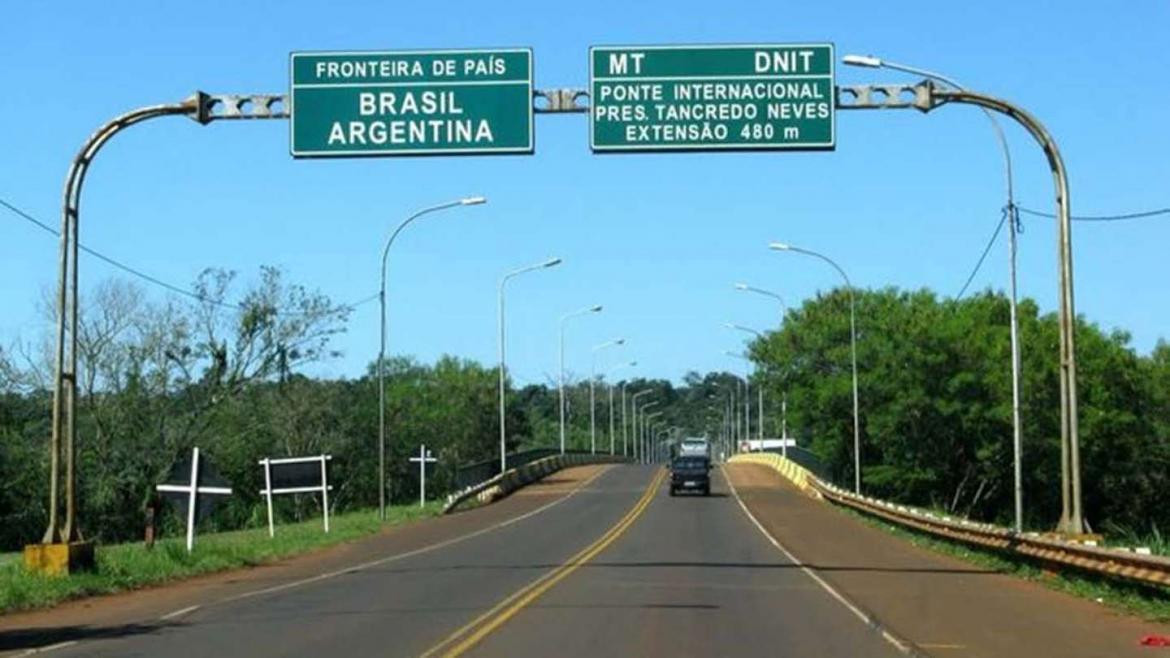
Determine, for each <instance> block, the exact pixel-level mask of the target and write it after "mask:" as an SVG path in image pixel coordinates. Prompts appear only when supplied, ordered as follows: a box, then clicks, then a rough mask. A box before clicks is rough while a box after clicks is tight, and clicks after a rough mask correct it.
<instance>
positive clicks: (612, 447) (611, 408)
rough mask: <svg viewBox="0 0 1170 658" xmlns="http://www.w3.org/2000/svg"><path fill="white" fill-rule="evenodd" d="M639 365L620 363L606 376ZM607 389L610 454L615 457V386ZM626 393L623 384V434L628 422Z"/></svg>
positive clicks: (632, 362)
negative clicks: (625, 424)
mask: <svg viewBox="0 0 1170 658" xmlns="http://www.w3.org/2000/svg"><path fill="white" fill-rule="evenodd" d="M637 365H638V362H637V361H630V362H629V363H620V364H618V365H616V366H614V367H612V368H610V369H609V370H608V371H606V373H605V376H606V377H608V376H609V375H612V374H613V373H615V372H617V371H618V370H621V369H622V368H633V367H635V366H637ZM605 388H606V389H608V390H609V454H610V455H613V454H614V431H613V385H612V384H608V385H606V387H605ZM625 393H626V385H625V383H624V382H623V383H622V423H623V427H622V430H623V432H624V431H625V426H624V423H625V422H626V395H625Z"/></svg>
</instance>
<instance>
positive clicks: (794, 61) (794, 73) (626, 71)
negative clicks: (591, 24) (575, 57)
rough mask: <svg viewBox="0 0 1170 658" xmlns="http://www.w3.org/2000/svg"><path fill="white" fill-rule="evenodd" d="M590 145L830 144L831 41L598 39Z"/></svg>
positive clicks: (781, 146) (737, 147)
mask: <svg viewBox="0 0 1170 658" xmlns="http://www.w3.org/2000/svg"><path fill="white" fill-rule="evenodd" d="M589 59H590V73H591V84H590V98H591V103H592V107H591V109H590V146H591V147H592V148H593V150H594V151H662V150H769V149H831V148H833V147H834V146H835V143H836V142H835V117H834V112H833V98H834V77H833V76H834V62H833V46H832V45H831V44H811V45H794V44H771V45H729V46H641V47H639V46H632V47H613V48H610V47H594V48H591V49H590V52H589Z"/></svg>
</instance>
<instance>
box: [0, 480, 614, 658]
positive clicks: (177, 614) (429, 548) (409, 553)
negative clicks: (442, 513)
mask: <svg viewBox="0 0 1170 658" xmlns="http://www.w3.org/2000/svg"><path fill="white" fill-rule="evenodd" d="M609 469H610V467H609V465H605V466H604V467H603V468H601V469H600V470H598V471H597V472H596V473H594V474H593V475H592V476H590V477H589V478H588V479H587V480H585V481H584V482H582V483H581V484H580V486H578V487H576V488H574V489H573V490H572V491H570V492H569V493H568V494H566V495H564V496H561V497H560V498H557V499H556V500H554V501H552V502H550V503H547V504H545V505H541V506H540V507H537V508H536V509H534V510H531V511H528V512H525V513H523V514H521V515H520V516H514V517H512V518H510V519H505V520H504V521H500V522H499V523H495V524H493V525H490V526H488V527H486V528H480V529H479V530H476V531H475V532H469V533H467V534H466V535H460V536H458V537H452V538H451V539H446V540H443V541H441V542H438V543H435V544H429V545H427V546H423V547H421V548H416V549H414V550H413V551H407V552H405V553H396V554H394V555H388V556H386V557H383V558H379V559H377V560H371V561H369V562H363V563H361V564H355V565H353V566H349V567H345V568H344V569H338V570H336V571H329V572H326V573H321V574H317V575H316V576H310V577H308V578H302V579H301V580H294V581H293V582H291V583H285V584H283V585H276V586H275V587H265V588H264V589H258V590H253V591H251V592H244V593H243V594H237V595H235V596H229V597H227V598H223V599H218V600H216V601H212V602H210V603H208V604H207V605H206V607H210V606H214V605H220V604H223V603H231V602H233V601H240V600H243V599H248V598H252V597H253V596H261V595H263V594H273V593H275V592H281V591H284V590H287V589H293V588H294V587H300V586H302V585H308V584H310V583H315V582H318V581H322V580H327V579H329V578H334V577H336V576H340V575H342V574H347V573H352V572H354V571H362V570H363V569H369V568H370V567H376V566H378V565H382V564H386V563H389V562H395V561H397V560H402V559H405V558H408V557H414V556H415V555H422V554H423V553H429V552H431V551H435V550H438V549H440V548H444V547H447V546H451V545H452V544H458V543H460V542H462V541H466V540H468V539H472V538H474V537H478V536H480V535H484V534H487V533H489V532H492V531H493V530H499V529H501V528H506V527H508V526H510V525H512V524H513V523H519V522H520V521H523V520H524V519H528V518H532V517H533V516H536V515H537V514H540V513H541V512H545V511H548V510H550V509H552V508H553V507H556V506H557V505H560V504H561V503H563V502H565V501H566V500H568V499H570V498H572V497H573V496H574V495H576V493H577V492H579V491H582V490H583V489H585V488H586V487H588V486H589V485H590V484H592V483H593V481H594V480H596V479H597V478H599V477H601V475H602V474H603V473H605V472H606V471H608V470H609ZM289 557H295V556H289ZM202 607H205V606H203V605H192V606H188V607H186V608H181V609H179V610H175V611H173V612H168V613H167V614H165V615H163V616H161V617H159V618H158V620H159V621H166V620H169V619H173V618H175V617H181V616H183V615H186V614H189V613H191V612H194V611H196V610H198V609H200V608H202ZM78 643H79V640H69V641H68V642H58V643H57V644H50V645H48V646H44V647H36V648H33V649H28V650H26V651H25V652H24V653H20V654H16V658H20V657H21V656H32V655H34V654H38V653H48V652H50V651H54V650H56V649H64V648H66V647H71V646H73V645H75V644H78Z"/></svg>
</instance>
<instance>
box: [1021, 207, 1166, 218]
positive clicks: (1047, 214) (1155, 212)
mask: <svg viewBox="0 0 1170 658" xmlns="http://www.w3.org/2000/svg"><path fill="white" fill-rule="evenodd" d="M1016 208H1017V209H1019V211H1020V212H1023V213H1027V214H1029V215H1036V216H1037V217H1047V218H1049V219H1055V218H1056V215H1054V214H1053V213H1050V212H1040V211H1039V210H1031V209H1029V208H1023V207H1021V206H1016ZM1158 215H1170V208H1157V209H1155V210H1145V211H1142V212H1133V213H1127V214H1123V215H1073V216H1072V217H1071V218H1070V219H1072V220H1073V221H1074V222H1121V221H1125V220H1129V219H1143V218H1146V217H1156V216H1158Z"/></svg>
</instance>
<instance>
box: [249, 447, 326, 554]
mask: <svg viewBox="0 0 1170 658" xmlns="http://www.w3.org/2000/svg"><path fill="white" fill-rule="evenodd" d="M331 459H333V456H332V455H317V456H315V457H287V458H284V459H268V458H264V459H261V460H260V461H259V462H257V463H259V464H260V465H261V466H263V467H264V488H263V489H262V490H261V491H260V495H261V496H264V497H265V499H266V500H267V502H268V536H269V537H274V536H276V528H275V527H274V525H273V521H272V497H273V496H274V495H277V494H295V493H320V494H321V512H322V514H323V516H324V519H325V532H329V490H330V489H332V488H333V487H332V486H330V484H329V477H328V475H327V472H326V470H327V469H326V468H325V463H326V462H328V461H329V460H331ZM312 462H319V463H320V464H321V476H320V483H319V484H313V485H304V486H291V487H280V488H273V486H272V467H273V466H275V467H276V469H277V472H278V479H279V472H280V470H281V468H280V467H281V466H288V465H292V464H308V463H312Z"/></svg>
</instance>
